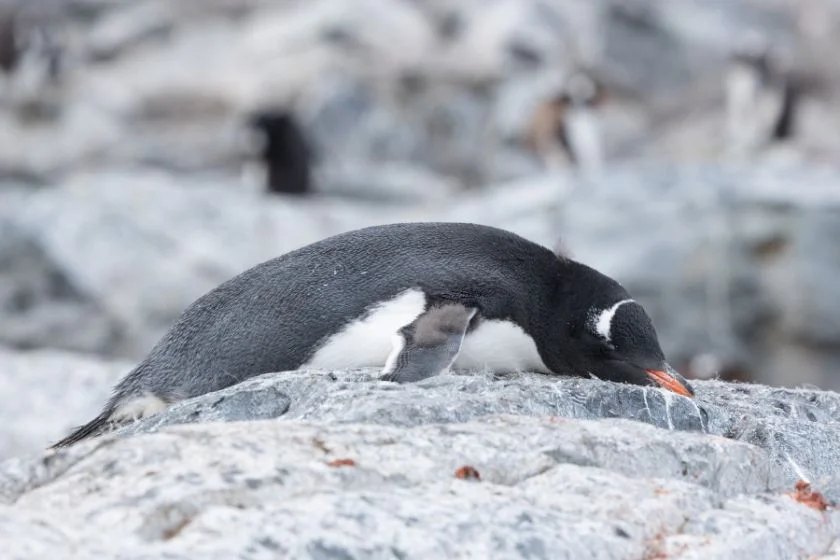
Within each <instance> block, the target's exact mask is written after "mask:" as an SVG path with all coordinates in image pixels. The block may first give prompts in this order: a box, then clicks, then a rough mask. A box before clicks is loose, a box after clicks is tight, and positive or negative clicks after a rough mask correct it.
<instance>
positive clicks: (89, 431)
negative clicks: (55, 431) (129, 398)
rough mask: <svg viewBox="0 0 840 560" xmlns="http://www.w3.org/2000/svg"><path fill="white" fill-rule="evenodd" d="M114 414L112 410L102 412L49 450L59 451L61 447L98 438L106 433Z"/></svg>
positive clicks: (107, 409)
mask: <svg viewBox="0 0 840 560" xmlns="http://www.w3.org/2000/svg"><path fill="white" fill-rule="evenodd" d="M112 413H113V409H112V408H110V407H109V408H106V409H105V410H103V411H102V413H101V414H100V415H99V416H97V417H96V418H94V419H93V420H91V421H90V422H88V423H87V424H85V425H84V426H79V427H78V428H76V429H75V430H74V431H73V432H72V433H71V434H70V435H68V436H67V437H65V438H64V439H62V440H61V441H58V442H56V443H54V444H52V445H51V446H50V447H49V449H58V448H60V447H67V446H69V445H73V444H74V443H78V442H80V441H82V440H83V439H87V438H90V437H94V436H98V435H101V434H103V433H105V432H106V431H108V428H109V427H110V426H111V424H112V420H111V414H112Z"/></svg>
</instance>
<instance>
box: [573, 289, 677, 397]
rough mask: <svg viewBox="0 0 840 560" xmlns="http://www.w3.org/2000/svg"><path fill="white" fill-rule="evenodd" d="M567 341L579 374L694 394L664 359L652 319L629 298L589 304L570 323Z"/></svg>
mask: <svg viewBox="0 0 840 560" xmlns="http://www.w3.org/2000/svg"><path fill="white" fill-rule="evenodd" d="M570 342H571V344H572V345H573V346H576V348H575V350H577V351H576V352H574V353H573V355H572V357H571V360H572V361H573V364H572V367H574V368H575V369H576V370H577V371H578V372H580V373H583V374H586V373H589V374H591V375H594V376H595V377H598V378H599V379H604V380H607V381H617V382H623V383H632V384H635V385H660V386H662V387H664V388H665V389H668V390H670V391H673V392H675V393H677V394H680V395H683V396H686V397H691V396H693V395H694V389H693V388H692V387H691V385H690V384H689V383H688V381H686V380H685V379H684V378H683V377H682V376H681V375H680V374H679V373H677V372H676V371H675V370H674V369H673V368H672V367H671V366H670V365H669V364H668V362H667V361H666V360H665V356H664V354H663V352H662V349H661V347H660V345H659V338H658V336H657V334H656V330H655V329H654V327H653V321H651V319H650V317H649V316H648V314H647V312H646V311H645V310H644V308H643V307H642V306H641V305H639V304H638V303H636V302H635V301H633V300H632V299H619V300H617V301H615V302H613V303H611V304H607V305H597V306H594V307H590V308H589V309H588V310H587V311H586V312H585V313H584V316H583V317H581V318H580V320H578V321H575V322H573V323H572V332H571V341H570Z"/></svg>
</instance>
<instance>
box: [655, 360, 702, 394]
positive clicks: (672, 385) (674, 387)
mask: <svg viewBox="0 0 840 560" xmlns="http://www.w3.org/2000/svg"><path fill="white" fill-rule="evenodd" d="M645 371H646V372H647V374H648V376H649V377H650V378H651V379H653V380H654V381H656V382H657V383H659V384H660V385H661V386H662V387H664V388H665V389H668V390H669V391H673V392H674V393H676V394H678V395H682V396H684V397H693V396H694V388H693V387H692V386H691V384H690V383H689V382H688V381H686V379H685V378H684V377H683V376H682V375H680V374H679V373H677V371H676V370H675V369H674V368H672V367H671V366H669V365H668V364H665V366H664V368H663V369H661V370H659V369H646V370H645Z"/></svg>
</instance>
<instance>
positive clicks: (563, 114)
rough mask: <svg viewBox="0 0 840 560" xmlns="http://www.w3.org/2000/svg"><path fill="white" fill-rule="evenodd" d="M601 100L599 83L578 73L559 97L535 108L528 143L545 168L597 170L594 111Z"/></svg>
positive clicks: (600, 153)
mask: <svg viewBox="0 0 840 560" xmlns="http://www.w3.org/2000/svg"><path fill="white" fill-rule="evenodd" d="M603 99H604V94H603V88H602V87H601V86H600V84H598V83H597V82H596V81H595V80H593V79H592V78H590V77H589V76H587V75H586V74H584V73H580V72H579V73H575V74H572V75H571V76H570V77H569V78H568V80H567V81H566V84H565V86H564V88H563V91H562V92H561V93H560V94H559V95H557V96H555V97H553V98H551V99H549V100H548V101H546V102H544V103H543V104H541V105H540V106H539V107H538V109H537V111H536V113H535V115H534V118H533V120H532V123H531V127H530V130H529V132H528V143H529V144H530V145H531V147H532V148H533V149H535V150H536V151H537V152H538V153H540V154H541V155H542V157H543V158H544V159H545V161H546V165H548V167H551V168H558V167H564V166H567V165H573V166H575V167H578V168H580V169H584V170H593V169H598V168H600V167H601V165H602V163H603V159H604V155H603V146H602V144H603V142H602V138H601V128H600V117H599V115H598V108H599V107H600V106H601V104H602V103H603Z"/></svg>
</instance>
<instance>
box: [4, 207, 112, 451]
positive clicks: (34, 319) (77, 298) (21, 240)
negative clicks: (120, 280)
mask: <svg viewBox="0 0 840 560" xmlns="http://www.w3.org/2000/svg"><path fill="white" fill-rule="evenodd" d="M27 200H28V199H27V198H26V196H25V194H24V193H23V192H14V191H11V192H7V193H0V207H2V208H0V310H2V313H0V344H2V345H7V346H13V347H17V348H45V347H53V348H63V349H66V350H77V351H88V352H97V353H101V354H107V353H109V351H110V350H111V349H112V348H113V346H114V345H115V342H116V340H117V339H118V338H119V336H120V325H119V324H118V323H117V322H116V321H114V320H113V319H112V318H111V317H109V315H108V313H107V312H106V311H105V310H104V309H102V307H101V306H100V305H99V302H98V301H97V300H96V299H94V298H91V297H89V295H88V294H86V293H85V292H83V291H82V290H80V289H79V286H77V285H76V284H74V283H73V282H72V280H71V279H70V278H69V277H68V275H67V274H65V272H64V271H63V270H62V269H61V268H60V266H59V265H58V263H56V262H55V261H54V260H53V259H52V258H50V256H49V255H48V254H47V253H46V252H45V251H44V249H43V247H41V246H39V245H38V243H37V242H36V241H35V240H34V239H33V238H32V237H31V236H29V235H27V233H26V232H25V231H24V230H23V229H22V228H19V227H17V226H16V225H15V224H13V223H12V218H11V215H12V214H13V213H14V212H16V211H19V210H20V209H21V208H22V207H23V206H24V205H25V204H26V202H27ZM0 455H2V453H0Z"/></svg>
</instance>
